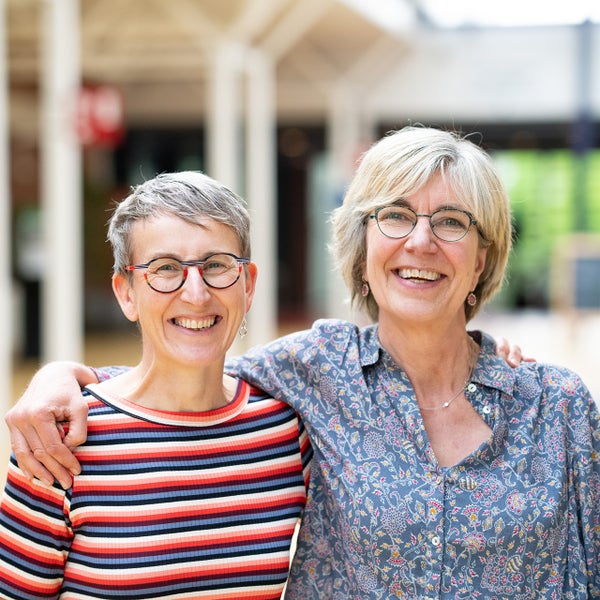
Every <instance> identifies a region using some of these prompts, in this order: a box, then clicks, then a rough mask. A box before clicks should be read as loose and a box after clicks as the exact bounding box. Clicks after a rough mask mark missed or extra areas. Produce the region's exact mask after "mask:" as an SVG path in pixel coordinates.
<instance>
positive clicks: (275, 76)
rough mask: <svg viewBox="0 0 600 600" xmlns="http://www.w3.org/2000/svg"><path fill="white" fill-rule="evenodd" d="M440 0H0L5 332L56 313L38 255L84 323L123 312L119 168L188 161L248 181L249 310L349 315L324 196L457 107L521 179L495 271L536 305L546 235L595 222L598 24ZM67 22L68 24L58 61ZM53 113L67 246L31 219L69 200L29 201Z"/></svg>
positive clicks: (511, 299)
mask: <svg viewBox="0 0 600 600" xmlns="http://www.w3.org/2000/svg"><path fill="white" fill-rule="evenodd" d="M367 5H368V7H367V8H368V9H369V12H365V7H366V6H367ZM434 5H435V2H427V1H426V0H386V1H383V0H381V1H375V0H369V2H350V0H225V1H223V0H79V1H77V0H52V1H50V2H48V1H43V0H5V10H6V50H7V74H8V109H9V112H8V114H9V135H10V192H11V198H12V200H11V207H12V210H11V223H12V231H13V256H12V258H11V272H12V275H13V279H14V284H15V289H16V290H17V298H20V299H21V300H23V298H25V300H26V302H25V301H19V302H18V303H17V304H18V306H26V307H27V308H26V309H23V310H24V312H21V314H20V317H19V318H18V319H17V320H16V322H15V328H16V332H15V339H17V340H19V342H18V344H19V347H20V348H21V349H22V350H24V351H25V352H26V353H27V352H31V353H34V354H35V353H36V352H38V351H39V348H40V344H39V340H37V339H36V335H37V333H38V332H40V331H44V327H48V321H49V320H52V321H54V320H60V319H58V317H57V319H54V318H52V319H50V318H49V317H48V314H47V313H44V311H43V310H42V308H41V304H42V302H43V301H42V300H41V298H43V296H40V288H42V289H43V287H44V286H43V282H44V277H45V275H44V273H46V276H48V277H50V275H51V276H52V278H57V277H58V275H59V273H60V271H61V270H69V269H72V270H73V273H75V276H74V277H71V279H72V280H73V282H72V283H73V284H74V285H76V284H78V283H79V279H78V276H77V273H79V274H80V276H81V283H82V284H83V290H84V296H82V298H81V303H82V306H83V309H82V317H81V318H80V317H79V316H77V314H75V317H74V319H75V320H77V319H82V323H81V325H82V326H83V324H85V326H86V327H88V328H108V327H118V326H120V325H122V324H123V323H124V321H123V319H122V318H121V317H120V313H119V311H118V309H117V307H116V304H114V303H113V301H112V292H111V291H110V285H109V278H110V271H111V256H110V252H109V248H108V247H107V245H106V244H105V243H104V242H103V240H104V234H105V224H106V221H107V219H108V214H109V213H108V211H109V209H110V207H111V205H112V203H113V201H114V200H118V199H119V198H121V197H122V196H123V194H125V193H126V192H127V190H128V188H129V186H130V185H132V184H135V183H138V182H139V181H141V180H142V179H145V178H149V177H152V176H154V175H155V174H156V173H157V172H161V171H170V170H179V169H188V168H191V169H202V170H205V171H207V172H208V173H209V174H210V175H212V176H214V177H216V178H218V179H221V180H222V181H224V182H225V183H226V184H228V185H230V186H231V187H232V188H233V189H234V190H236V191H237V192H239V193H241V194H242V195H244V196H245V197H246V198H247V199H248V202H249V205H250V208H251V210H252V211H253V218H254V223H255V231H254V236H255V240H256V242H255V246H256V248H257V249H256V254H255V257H254V258H255V260H257V262H258V263H259V267H260V268H261V278H260V286H261V294H264V295H263V296H260V295H259V296H258V297H257V299H256V300H255V307H259V308H257V309H256V310H257V311H258V310H260V307H263V308H265V309H266V314H267V315H268V314H269V313H271V314H272V315H273V316H274V318H275V320H276V321H279V322H281V321H282V320H285V319H294V320H300V321H307V320H309V319H311V318H313V317H316V316H332V315H339V316H344V313H345V312H346V310H347V309H346V308H345V305H344V302H343V300H344V296H343V292H342V291H341V290H342V286H341V284H340V282H339V281H338V280H337V277H336V276H335V275H334V274H332V273H331V271H330V267H329V264H328V261H327V254H326V249H325V247H326V242H327V231H328V226H327V222H326V221H327V214H328V213H329V211H330V210H331V209H332V208H333V207H335V205H336V204H337V203H338V202H339V201H340V199H341V197H342V195H343V190H344V186H345V184H346V182H347V181H348V178H349V176H350V173H351V172H352V169H353V167H354V164H355V161H356V160H357V158H358V157H359V156H360V153H361V152H362V151H363V150H364V148H365V147H366V146H367V145H368V144H370V143H371V142H372V141H373V140H374V139H376V138H378V137H379V136H381V135H382V134H384V133H385V132H386V131H389V130H391V129H394V128H398V127H401V126H403V125H406V124H408V123H424V124H429V125H435V126H441V127H449V128H457V129H460V130H462V131H463V132H465V133H469V134H472V135H473V139H475V140H476V141H480V140H481V143H482V145H483V146H484V147H486V148H487V149H488V150H490V151H491V152H492V153H493V154H494V155H495V156H497V158H498V160H499V164H501V166H502V168H503V169H504V171H505V174H506V178H507V182H508V184H509V187H510V188H511V192H514V193H513V198H515V199H516V201H515V204H514V206H515V215H516V225H517V230H518V234H519V238H518V241H517V245H516V248H515V259H514V261H513V264H512V265H511V268H512V269H513V277H512V283H511V287H509V288H508V289H507V291H506V292H505V294H504V295H503V297H502V298H501V299H500V300H499V301H500V302H503V303H504V304H505V305H506V306H507V307H514V306H538V307H542V308H543V307H548V306H550V305H551V304H552V302H553V293H554V292H553V288H552V285H551V277H552V265H553V263H552V254H553V252H554V243H553V239H554V238H556V237H558V236H559V235H560V236H561V237H563V236H567V237H568V236H569V235H570V234H571V233H573V232H576V233H578V234H581V233H586V234H587V233H593V232H600V181H599V179H598V177H599V176H598V173H600V160H599V158H598V153H597V150H596V142H597V127H598V121H599V118H600V64H599V61H600V25H598V23H597V22H593V20H586V19H583V18H582V19H580V22H575V23H571V24H567V25H564V24H563V25H558V24H556V25H553V24H550V25H545V26H543V27H537V26H531V25H530V26H522V27H504V26H503V27H499V26H496V27H490V26H481V25H478V24H475V23H464V22H463V23H459V24H454V25H453V26H447V24H446V22H445V21H444V20H443V19H441V18H440V17H439V15H438V14H437V13H436V11H435V10H433V8H434ZM544 10H545V9H544ZM61 11H66V12H61ZM61 15H62V17H61ZM65 15H67V16H65ZM588 17H591V15H588ZM61 18H62V19H64V21H63V22H61ZM69 19H72V20H69ZM63 37H70V38H71V39H72V40H74V42H73V41H72V44H74V45H72V46H71V48H75V49H76V50H75V51H74V52H75V53H76V54H77V56H76V57H71V56H70V55H69V53H68V51H67V53H66V59H70V58H76V60H74V61H73V63H71V64H70V66H67V63H68V62H69V60H65V55H64V54H63V55H61V52H63V53H64V47H63V46H61V43H62V42H63V41H64V40H63V39H62V38H63ZM53 53H55V54H53ZM49 55H50V58H49ZM52 56H54V57H55V58H54V62H52ZM61 56H62V57H63V58H62V59H61ZM61 61H62V62H61ZM63 65H64V68H65V69H67V68H73V65H75V67H76V68H77V69H76V70H77V78H75V79H74V80H72V81H76V82H77V86H76V87H77V89H73V94H72V95H70V96H68V97H64V98H62V100H61V97H60V96H58V102H57V100H56V94H57V93H60V90H58V91H57V90H54V102H55V103H54V104H53V105H52V104H50V106H54V110H61V109H62V110H63V114H62V117H61V118H62V119H63V120H62V121H60V123H61V125H60V126H59V127H58V128H57V127H55V128H54V129H48V127H46V125H45V124H47V122H48V119H51V118H52V116H50V117H48V114H47V112H45V111H47V110H48V96H52V93H53V92H52V84H53V80H54V79H58V78H59V77H60V75H61V73H62V71H61V68H62V66H63ZM52 69H55V71H52ZM49 73H50V76H49ZM52 73H54V75H52ZM53 78H54V79H53ZM57 105H58V109H57ZM63 133H64V134H65V135H71V134H73V135H75V136H76V137H77V140H78V144H79V146H78V149H79V152H80V155H79V159H80V163H77V162H73V163H71V164H75V165H77V164H79V166H80V175H81V179H80V180H75V182H74V183H75V187H76V188H77V189H80V190H81V219H80V220H77V219H75V221H74V224H70V225H68V228H67V229H66V230H65V231H63V232H62V233H61V234H60V235H61V236H62V237H63V238H64V237H67V238H68V237H69V236H71V237H72V239H73V241H74V245H73V248H74V249H75V250H74V251H75V252H76V251H77V248H78V247H79V246H78V245H77V244H76V240H77V239H78V238H80V240H81V248H82V251H83V262H82V263H81V264H78V263H75V264H74V265H73V264H70V262H69V261H70V255H69V254H68V252H67V251H64V252H67V254H66V257H65V258H63V259H61V257H60V256H61V255H60V254H54V253H53V246H52V244H53V243H52V242H48V241H47V238H45V237H44V233H43V231H40V230H39V229H38V230H36V227H39V228H41V229H42V230H43V227H44V226H43V225H40V223H42V221H43V219H41V218H40V214H39V213H40V211H42V212H43V211H44V206H46V207H48V206H51V207H52V206H54V207H55V208H53V209H52V210H54V211H58V213H60V211H62V210H65V211H68V209H67V208H64V207H63V208H60V207H61V205H60V204H56V205H52V204H50V205H48V204H44V201H43V197H45V196H47V195H48V194H49V195H52V193H54V194H56V191H54V192H52V189H54V190H56V189H60V186H58V185H57V186H55V187H54V188H52V187H48V185H47V181H46V180H47V179H51V177H52V176H51V175H50V174H49V172H48V171H49V169H51V168H52V167H51V166H50V167H49V164H50V165H51V162H50V163H49V162H48V160H50V159H51V157H52V155H53V152H54V151H55V150H54V148H55V147H59V146H57V145H60V143H61V140H60V138H61V137H62V134H63ZM56 151H57V152H58V151H59V150H56ZM44 157H46V158H44ZM48 157H50V159H49V158H48ZM78 168H79V167H78ZM71 170H73V169H71ZM67 173H68V170H67ZM58 178H59V179H61V178H63V179H64V175H60V176H58ZM552 182H554V185H553V186H552V185H550V183H552ZM46 210H50V209H48V208H46ZM65 216H66V215H63V214H62V213H61V214H58V215H57V217H58V218H56V219H55V220H54V221H53V223H54V225H52V226H51V227H53V228H54V229H59V228H60V227H61V222H62V221H63V217H65ZM46 222H47V221H46ZM78 223H80V224H81V229H80V230H78V225H77V224H78ZM47 226H48V225H46V227H47ZM40 240H41V242H40ZM44 240H46V241H44ZM40 243H41V246H42V251H41V252H40ZM44 244H46V245H44ZM586 244H587V242H586ZM589 247H590V245H589V244H587V245H586V248H589ZM591 247H592V250H591V251H589V253H588V255H586V256H587V257H588V258H589V260H590V261H591V262H590V263H585V264H583V263H581V262H579V263H577V262H576V263H574V264H576V265H577V266H578V267H581V268H582V269H583V270H584V279H585V280H586V281H589V280H593V279H594V277H595V276H596V269H597V265H598V264H600V263H598V261H597V260H596V258H597V257H596V254H597V251H596V250H595V249H593V248H595V246H594V244H591ZM58 252H60V251H58ZM561 256H562V257H563V259H564V257H565V256H567V257H568V256H571V255H570V254H569V252H568V251H566V250H565V251H564V252H563V254H562V255H561ZM571 259H572V260H574V261H577V256H575V257H571ZM565 260H566V259H565ZM36 261H39V264H38V263H37V262H36ZM48 261H49V262H50V264H51V265H52V266H51V267H49V266H48ZM44 264H45V266H44ZM586 269H587V271H586ZM590 269H591V271H590ZM50 271H51V273H50ZM590 274H591V277H590ZM598 274H599V277H600V271H598ZM68 281H70V280H68ZM573 285H574V286H577V282H575V283H573ZM62 287H63V288H64V285H63V286H62ZM584 287H585V286H584ZM62 293H66V294H69V293H70V291H69V289H63V290H62ZM74 294H75V292H74V291H73V292H72V294H71V295H72V296H73V297H75V296H74ZM581 294H583V295H584V296H585V301H586V302H589V303H591V306H590V307H586V308H592V309H593V308H597V307H600V290H599V289H597V287H595V288H594V287H593V286H592V289H591V290H588V289H587V288H586V289H582V291H581ZM590 295H591V296H590ZM596 295H598V298H596ZM590 298H591V299H590ZM596 300H597V304H596ZM560 301H561V302H563V303H566V304H569V303H576V302H577V301H578V300H577V298H570V297H566V298H565V297H563V296H561V300H560ZM76 302H77V301H76ZM36 307H37V308H39V313H40V314H41V315H42V318H41V321H42V323H41V325H40V324H39V323H38V322H36V321H34V316H32V315H34V314H35V312H36ZM71 310H72V309H71ZM32 311H33V312H32ZM44 314H46V317H45V319H44ZM259 315H260V313H259ZM65 318H68V315H67V316H66V317H65ZM257 318H260V319H267V318H268V317H266V316H264V313H263V315H262V316H260V317H257ZM44 321H45V322H44ZM259 322H261V323H264V322H265V321H259ZM59 331H63V329H59ZM251 331H252V329H251ZM254 331H255V332H257V331H258V333H257V334H256V335H257V337H255V338H254V339H253V340H252V341H253V342H254V341H256V342H259V341H263V339H261V337H260V336H261V335H262V336H266V337H271V333H272V322H270V325H269V323H267V325H266V326H264V327H259V328H257V327H255V328H254ZM47 335H48V336H50V337H53V338H60V335H57V333H56V331H54V332H50V333H48V334H47ZM23 340H25V341H23ZM55 357H56V356H53V355H52V352H51V351H48V352H47V353H46V358H55ZM72 358H76V357H72Z"/></svg>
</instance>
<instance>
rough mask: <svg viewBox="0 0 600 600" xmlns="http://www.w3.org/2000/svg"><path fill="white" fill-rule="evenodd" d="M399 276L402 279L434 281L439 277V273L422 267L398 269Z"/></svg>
mask: <svg viewBox="0 0 600 600" xmlns="http://www.w3.org/2000/svg"><path fill="white" fill-rule="evenodd" d="M400 277H402V278H403V279H428V280H429V281H436V280H437V279H439V278H440V274H439V273H435V272H434V271H425V270H424V269H400Z"/></svg>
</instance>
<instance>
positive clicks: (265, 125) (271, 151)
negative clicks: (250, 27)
mask: <svg viewBox="0 0 600 600" xmlns="http://www.w3.org/2000/svg"><path fill="white" fill-rule="evenodd" d="M274 71H275V67H274V65H273V62H272V60H271V59H270V57H269V56H268V55H267V54H266V53H265V52H262V51H260V50H256V49H251V50H249V51H248V53H247V55H246V75H247V83H248V85H247V92H248V93H247V103H246V194H247V200H248V205H249V208H250V214H251V215H252V232H253V238H252V254H253V260H254V262H256V264H257V265H258V285H257V288H256V293H255V296H254V301H253V304H252V310H251V311H250V313H249V315H248V337H247V343H248V345H249V346H251V345H255V344H261V343H264V342H268V341H270V340H272V339H274V338H275V337H276V335H277V322H278V315H277V235H276V232H277V203H276V198H275V196H276V193H275V182H276V169H275V163H276V160H277V158H276V145H275V123H276V115H275V102H276V100H275V72H274Z"/></svg>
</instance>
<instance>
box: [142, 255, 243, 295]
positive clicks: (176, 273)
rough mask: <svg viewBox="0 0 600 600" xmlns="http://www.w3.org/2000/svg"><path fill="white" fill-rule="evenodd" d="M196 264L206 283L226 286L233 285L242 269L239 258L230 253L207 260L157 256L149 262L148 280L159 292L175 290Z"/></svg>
mask: <svg viewBox="0 0 600 600" xmlns="http://www.w3.org/2000/svg"><path fill="white" fill-rule="evenodd" d="M193 266H196V267H198V269H199V270H200V275H201V276H202V279H203V280H204V283H206V285H208V286H210V287H212V288H219V289H222V288H226V287H229V286H231V285H233V284H234V283H235V282H236V281H237V280H238V279H239V277H240V273H241V270H242V267H241V264H240V263H239V261H238V259H237V258H236V257H234V256H231V255H229V254H213V255H212V256H209V257H208V258H206V259H205V260H197V261H185V262H181V261H179V260H177V259H176V258H155V259H154V260H151V261H150V262H149V263H148V269H147V271H146V274H145V276H146V281H147V282H148V284H149V285H150V287H151V288H152V289H153V290H156V291H157V292H174V291H175V290H177V289H179V288H180V287H181V286H182V285H183V284H184V282H185V279H186V277H187V272H188V269H189V268H191V267H193Z"/></svg>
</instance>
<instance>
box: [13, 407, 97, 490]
mask: <svg viewBox="0 0 600 600" xmlns="http://www.w3.org/2000/svg"><path fill="white" fill-rule="evenodd" d="M86 409H87V407H86ZM84 412H85V413H86V414H87V410H86V411H84ZM63 413H64V411H60V410H59V409H57V408H52V407H50V408H45V409H43V410H42V409H40V410H38V411H37V412H35V413H33V414H30V413H29V412H28V411H27V410H23V409H20V410H17V409H16V408H13V409H11V410H10V411H9V412H8V413H7V414H6V417H5V421H6V424H7V426H8V429H9V432H10V437H11V447H12V450H13V452H14V453H15V456H16V458H17V462H18V463H19V467H20V468H21V469H22V471H23V472H24V473H25V474H26V475H27V476H28V477H37V478H38V479H39V480H40V481H43V482H44V483H45V484H47V485H52V484H53V483H54V479H55V478H56V479H57V480H58V481H59V483H60V485H61V486H62V487H63V488H64V489H67V488H69V487H71V485H72V483H73V474H77V473H79V472H80V470H81V467H80V465H79V462H78V461H77V459H76V458H75V456H74V455H73V453H72V452H71V450H70V449H69V448H68V447H67V446H65V444H64V443H63V440H62V438H63V434H62V428H60V427H57V424H56V421H57V419H60V420H64V417H65V415H64V414H63ZM84 419H85V417H84ZM67 420H69V419H68V418H67ZM80 429H81V427H80ZM78 436H79V437H80V436H81V433H79V434H78ZM84 440H85V435H84Z"/></svg>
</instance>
